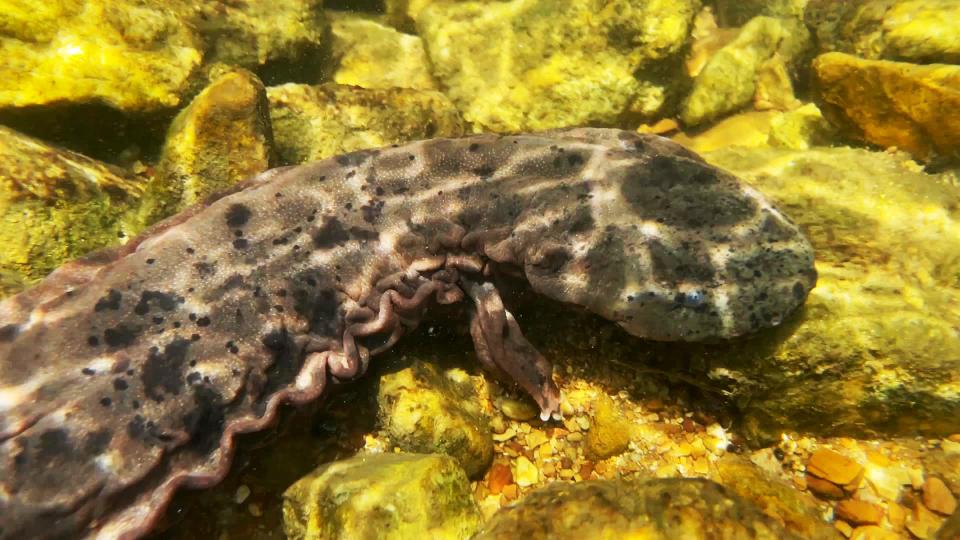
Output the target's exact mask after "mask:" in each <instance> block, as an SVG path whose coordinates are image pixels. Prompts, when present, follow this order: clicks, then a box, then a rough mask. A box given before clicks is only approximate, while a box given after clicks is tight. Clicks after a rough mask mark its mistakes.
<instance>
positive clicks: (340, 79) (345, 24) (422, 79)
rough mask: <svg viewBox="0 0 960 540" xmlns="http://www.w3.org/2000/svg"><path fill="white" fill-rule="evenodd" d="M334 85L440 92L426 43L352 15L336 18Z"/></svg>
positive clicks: (334, 32)
mask: <svg viewBox="0 0 960 540" xmlns="http://www.w3.org/2000/svg"><path fill="white" fill-rule="evenodd" d="M332 34H333V56H334V58H335V59H336V63H337V68H336V70H335V71H334V73H333V82H335V83H337V84H349V85H354V86H361V87H363V88H416V89H420V90H436V89H437V84H436V82H435V81H434V80H433V76H432V75H431V74H430V62H429V60H428V59H427V53H426V51H425V50H424V48H423V41H422V40H421V39H420V38H419V37H417V36H412V35H409V34H403V33H401V32H398V31H396V30H394V29H393V28H390V27H388V26H384V25H382V24H380V23H378V22H376V21H372V20H369V19H367V18H365V17H361V16H357V15H352V14H349V13H338V14H336V15H335V16H333V23H332Z"/></svg>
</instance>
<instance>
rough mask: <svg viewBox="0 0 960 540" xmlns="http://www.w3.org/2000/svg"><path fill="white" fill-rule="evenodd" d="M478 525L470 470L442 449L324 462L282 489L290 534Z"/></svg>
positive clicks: (390, 535) (436, 531)
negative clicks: (424, 453) (324, 463)
mask: <svg viewBox="0 0 960 540" xmlns="http://www.w3.org/2000/svg"><path fill="white" fill-rule="evenodd" d="M479 525H480V511H479V510H478V509H477V505H476V503H475V502H474V500H473V496H472V494H471V492H470V483H469V482H468V481H467V476H466V474H464V472H463V469H461V468H460V466H459V465H457V462H456V461H455V460H454V459H452V458H450V457H448V456H442V455H417V454H366V455H360V456H356V457H354V458H351V459H347V460H343V461H337V462H334V463H330V464H327V465H323V466H321V467H318V468H317V469H316V470H315V471H314V472H312V473H310V474H309V475H307V476H305V477H303V478H301V479H300V480H298V481H297V482H296V483H295V484H293V485H292V486H290V487H289V488H288V489H287V490H286V492H284V494H283V530H284V532H285V533H286V535H287V538H288V539H290V540H335V539H343V540H346V539H359V538H378V539H383V540H406V539H408V538H432V539H437V540H448V539H449V540H461V539H462V540H466V539H468V538H470V537H471V536H472V535H473V533H474V532H475V531H476V530H477V528H478V527H479Z"/></svg>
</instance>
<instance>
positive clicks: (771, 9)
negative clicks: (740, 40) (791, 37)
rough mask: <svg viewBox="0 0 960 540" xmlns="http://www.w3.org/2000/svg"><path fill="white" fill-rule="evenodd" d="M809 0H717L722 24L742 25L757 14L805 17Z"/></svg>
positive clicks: (718, 14)
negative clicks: (805, 9) (804, 12)
mask: <svg viewBox="0 0 960 540" xmlns="http://www.w3.org/2000/svg"><path fill="white" fill-rule="evenodd" d="M806 6H807V0H717V1H716V10H717V19H719V21H720V24H721V25H722V26H741V25H743V24H745V23H746V22H747V21H749V20H750V19H752V18H754V17H756V16H757V15H768V16H771V17H793V18H797V19H800V18H803V10H804V8H805V7H806Z"/></svg>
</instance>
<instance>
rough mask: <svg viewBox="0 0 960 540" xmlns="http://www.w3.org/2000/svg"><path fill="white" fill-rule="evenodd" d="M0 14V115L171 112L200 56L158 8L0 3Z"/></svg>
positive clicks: (57, 1)
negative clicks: (8, 111) (68, 108)
mask: <svg viewBox="0 0 960 540" xmlns="http://www.w3.org/2000/svg"><path fill="white" fill-rule="evenodd" d="M173 4H174V5H175V6H179V5H180V2H179V1H177V2H174V3H173ZM0 13H2V14H3V15H2V16H0V108H4V107H26V106H36V105H48V104H59V103H90V102H102V103H106V104H108V105H110V106H113V107H116V108H118V109H123V110H126V111H150V110H156V109H161V108H167V107H174V106H176V105H178V104H179V103H180V100H181V95H182V94H183V93H184V92H185V91H186V90H187V87H188V82H189V80H188V79H189V77H190V76H191V74H192V73H193V71H194V69H195V68H197V66H199V65H200V61H201V57H202V44H201V42H200V41H199V40H198V39H197V37H196V35H195V34H194V33H193V31H192V30H191V29H190V27H189V26H188V25H187V24H185V20H184V19H183V18H182V17H181V16H180V14H179V12H178V11H177V9H171V8H168V7H167V6H165V5H164V4H163V3H156V2H138V1H132V0H113V1H110V2H102V1H96V0H51V1H49V2H23V1H21V0H0Z"/></svg>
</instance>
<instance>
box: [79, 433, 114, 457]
mask: <svg viewBox="0 0 960 540" xmlns="http://www.w3.org/2000/svg"><path fill="white" fill-rule="evenodd" d="M112 439H113V433H111V431H110V430H109V429H101V430H99V431H94V432H93V433H91V434H89V435H87V438H86V439H85V440H84V441H83V450H84V453H86V454H92V455H99V454H102V453H103V451H104V450H106V449H107V447H108V446H109V445H110V441H111V440H112Z"/></svg>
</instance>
